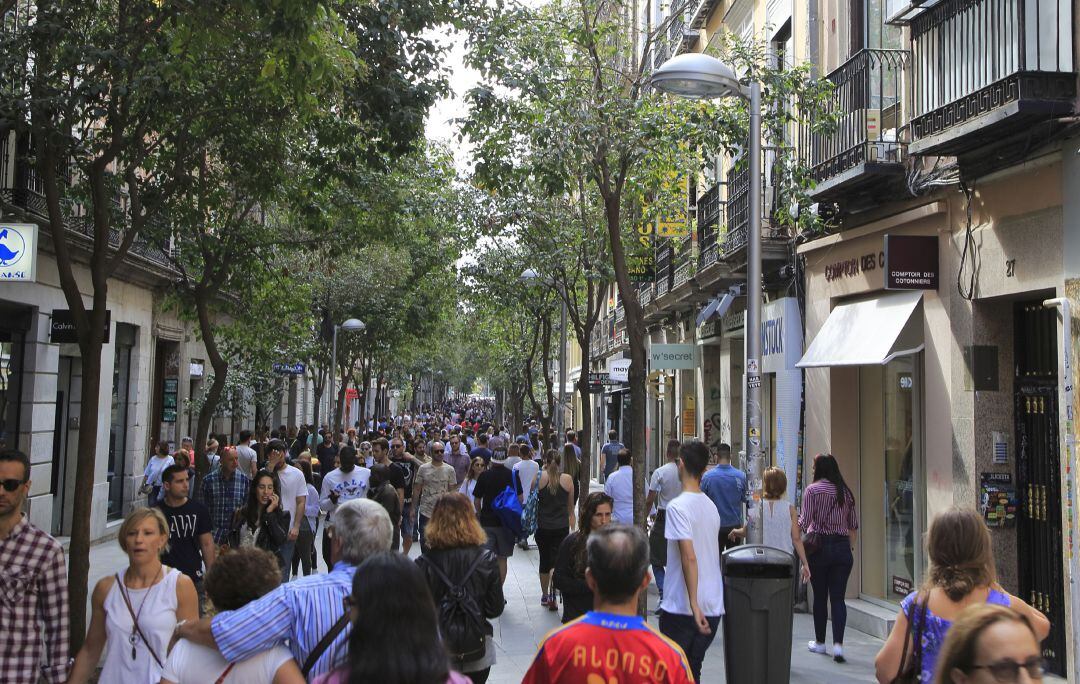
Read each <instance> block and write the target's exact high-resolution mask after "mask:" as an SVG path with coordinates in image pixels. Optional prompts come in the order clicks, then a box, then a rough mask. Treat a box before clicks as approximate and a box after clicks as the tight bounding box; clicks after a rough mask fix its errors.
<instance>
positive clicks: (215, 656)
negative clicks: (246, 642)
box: [161, 639, 292, 684]
mask: <svg viewBox="0 0 1080 684" xmlns="http://www.w3.org/2000/svg"><path fill="white" fill-rule="evenodd" d="M291 658H292V653H290V652H289V649H287V648H285V647H284V646H280V645H279V646H274V647H273V648H271V649H270V650H269V651H263V652H262V653H259V654H258V655H253V656H251V657H250V658H248V659H247V660H241V661H240V662H238V663H237V664H236V665H234V666H233V669H231V670H229V674H228V676H227V677H225V680H224V681H225V682H226V684H266V683H267V682H272V681H274V675H275V674H276V673H277V671H278V668H280V667H281V666H282V665H284V664H285V663H286V662H287V661H288V660H289V659H291ZM228 666H229V661H227V660H225V659H224V658H222V657H221V654H220V653H218V652H217V650H216V649H213V648H207V647H206V646H200V645H199V644H194V643H192V642H190V641H188V640H187V639H181V640H179V641H177V642H176V645H175V646H173V650H172V651H171V652H170V653H169V658H168V659H167V660H166V661H165V669H164V670H163V671H162V673H161V678H162V679H163V680H168V681H170V682H176V684H211V682H216V681H217V680H218V677H220V676H221V673H222V672H224V671H225V668H227V667H228Z"/></svg>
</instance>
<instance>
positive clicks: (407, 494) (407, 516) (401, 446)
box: [390, 436, 423, 555]
mask: <svg viewBox="0 0 1080 684" xmlns="http://www.w3.org/2000/svg"><path fill="white" fill-rule="evenodd" d="M390 463H391V464H392V465H393V466H394V467H396V468H397V469H398V470H399V471H400V472H401V478H402V480H404V482H405V486H404V488H403V489H404V501H403V502H402V505H401V550H402V551H404V552H405V554H406V555H407V554H408V553H409V549H411V548H412V545H413V542H414V541H416V539H415V538H414V535H415V534H416V507H415V506H413V505H412V501H413V480H414V479H415V478H416V472H417V471H418V470H419V469H420V466H421V465H423V464H422V463H421V462H420V461H419V460H418V459H417V458H416V457H415V456H413V455H412V454H410V453H409V452H407V451H405V442H404V441H402V439H401V437H400V436H398V437H394V438H393V439H392V440H391V441H390Z"/></svg>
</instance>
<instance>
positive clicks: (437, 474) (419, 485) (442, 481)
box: [413, 442, 457, 553]
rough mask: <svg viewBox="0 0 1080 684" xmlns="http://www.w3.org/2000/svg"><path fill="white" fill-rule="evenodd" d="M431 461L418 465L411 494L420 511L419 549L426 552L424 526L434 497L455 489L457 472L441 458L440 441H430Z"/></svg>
mask: <svg viewBox="0 0 1080 684" xmlns="http://www.w3.org/2000/svg"><path fill="white" fill-rule="evenodd" d="M429 451H430V453H431V462H430V463H425V464H423V465H422V466H420V469H419V470H417V471H416V478H415V479H414V480H413V495H414V498H415V500H416V503H417V508H418V510H419V512H420V549H421V550H422V551H423V552H424V553H427V548H426V547H425V545H424V528H426V527H427V522H428V520H430V519H431V514H432V512H433V511H434V510H435V499H437V498H438V497H439V495H440V494H444V493H446V492H452V491H455V490H456V489H457V473H456V472H454V467H453V466H452V465H450V464H449V463H447V462H446V461H444V460H443V454H444V453H445V448H444V447H443V443H442V442H432V443H431V449H430V450H429Z"/></svg>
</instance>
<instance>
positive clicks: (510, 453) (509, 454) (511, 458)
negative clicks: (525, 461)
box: [488, 441, 524, 472]
mask: <svg viewBox="0 0 1080 684" xmlns="http://www.w3.org/2000/svg"><path fill="white" fill-rule="evenodd" d="M523 443H524V441H523V442H522V443H518V442H514V443H513V444H511V445H510V446H509V447H508V448H507V450H506V467H507V469H509V470H510V471H511V472H513V470H514V466H516V465H517V464H518V463H519V462H520V461H521V446H522V444H523ZM494 458H495V457H494V456H492V460H494ZM488 465H491V463H490V462H488Z"/></svg>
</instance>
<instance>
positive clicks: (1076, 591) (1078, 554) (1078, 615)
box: [1043, 297, 1080, 682]
mask: <svg viewBox="0 0 1080 684" xmlns="http://www.w3.org/2000/svg"><path fill="white" fill-rule="evenodd" d="M1043 306H1044V307H1047V308H1057V309H1060V310H1061V319H1062V325H1061V349H1060V352H1059V353H1060V354H1061V359H1060V362H1061V372H1062V378H1061V380H1062V382H1061V403H1062V405H1063V406H1064V407H1065V464H1066V465H1065V481H1066V482H1067V483H1068V491H1069V499H1068V504H1069V544H1068V548H1069V552H1068V553H1069V605H1070V608H1071V609H1072V610H1071V612H1072V615H1071V622H1072V626H1073V630H1074V633H1073V634H1072V658H1070V661H1071V662H1070V663H1069V665H1070V669H1071V670H1072V677H1070V678H1069V679H1070V680H1072V681H1074V682H1080V638H1078V635H1077V634H1076V633H1075V629H1076V625H1077V624H1078V621H1080V550H1078V549H1077V544H1078V543H1080V511H1078V510H1077V506H1078V504H1080V500H1078V499H1077V497H1078V492H1077V483H1076V476H1077V474H1076V472H1075V469H1076V466H1077V463H1076V435H1075V434H1074V432H1073V431H1074V429H1075V428H1074V425H1075V421H1076V416H1075V415H1073V414H1074V412H1073V393H1074V388H1073V371H1072V340H1071V339H1070V337H1071V336H1070V331H1071V329H1072V312H1071V310H1070V304H1069V300H1068V298H1067V297H1055V298H1054V299H1047V300H1044V301H1043Z"/></svg>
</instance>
